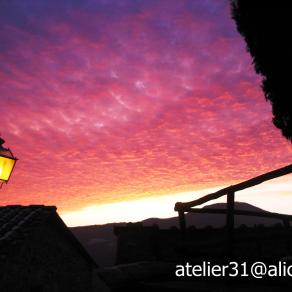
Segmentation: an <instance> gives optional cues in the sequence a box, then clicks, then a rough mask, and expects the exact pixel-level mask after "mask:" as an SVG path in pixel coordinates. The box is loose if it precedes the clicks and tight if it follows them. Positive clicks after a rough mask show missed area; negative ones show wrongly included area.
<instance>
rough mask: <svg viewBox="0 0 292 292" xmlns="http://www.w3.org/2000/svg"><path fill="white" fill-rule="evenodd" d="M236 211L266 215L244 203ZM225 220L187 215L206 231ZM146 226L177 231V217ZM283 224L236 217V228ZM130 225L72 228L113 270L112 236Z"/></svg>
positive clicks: (191, 223) (221, 205)
mask: <svg viewBox="0 0 292 292" xmlns="http://www.w3.org/2000/svg"><path fill="white" fill-rule="evenodd" d="M204 208H217V209H223V208H226V204H225V203H217V204H212V205H208V206H205V207H204ZM235 209H240V210H248V211H264V210H262V209H260V208H258V207H255V206H253V205H250V204H248V203H243V202H235ZM225 220H226V216H225V215H221V214H195V213H188V214H186V222H187V227H190V226H195V227H196V228H205V227H207V226H212V227H214V228H220V227H223V226H224V225H225ZM141 222H142V224H143V226H152V225H154V224H155V225H158V226H159V228H160V229H169V228H178V217H171V218H165V219H162V218H149V219H145V220H143V221H141ZM276 223H281V221H280V220H277V219H269V218H258V217H252V216H242V215H239V216H235V227H239V226H240V225H242V224H244V225H246V226H254V225H260V224H262V225H265V226H269V225H274V224H276ZM126 224H127V222H120V223H108V224H104V225H90V226H80V227H71V228H70V229H71V231H72V232H73V234H74V235H75V236H76V237H77V239H78V240H79V241H80V242H81V243H82V245H83V246H84V247H85V249H86V250H87V251H88V253H89V254H90V255H91V256H92V257H93V259H94V260H95V261H96V262H97V263H98V264H99V265H100V266H111V265H114V263H115V256H116V236H115V234H114V232H113V229H114V226H125V225H126Z"/></svg>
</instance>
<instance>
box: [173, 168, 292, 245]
mask: <svg viewBox="0 0 292 292" xmlns="http://www.w3.org/2000/svg"><path fill="white" fill-rule="evenodd" d="M289 173H292V164H290V165H287V166H285V167H282V168H279V169H276V170H273V171H271V172H268V173H265V174H262V175H260V176H257V177H254V178H252V179H249V180H246V181H244V182H241V183H238V184H236V185H232V186H229V187H227V188H223V189H221V190H219V191H217V192H215V193H211V194H208V195H206V196H203V197H201V198H199V199H196V200H194V201H191V202H186V203H181V202H178V203H176V204H175V207H174V210H175V211H177V212H178V215H179V224H180V228H181V230H182V232H183V233H184V232H185V230H186V220H185V213H189V212H191V213H209V214H226V229H227V241H228V245H230V246H229V249H231V245H232V239H233V230H234V215H246V216H258V217H267V218H276V219H280V220H282V221H283V223H284V225H285V226H286V227H289V221H291V220H292V215H286V214H278V213H271V212H264V211H263V212H253V211H246V210H235V209H234V197H235V192H238V191H241V190H243V189H246V188H250V187H253V186H255V185H258V184H261V183H263V182H265V181H267V180H271V179H274V178H277V177H280V176H283V175H287V174H289ZM225 195H226V196H227V206H226V209H198V208H193V207H195V206H198V205H201V204H203V203H206V202H209V201H211V200H215V199H218V198H220V197H222V196H225Z"/></svg>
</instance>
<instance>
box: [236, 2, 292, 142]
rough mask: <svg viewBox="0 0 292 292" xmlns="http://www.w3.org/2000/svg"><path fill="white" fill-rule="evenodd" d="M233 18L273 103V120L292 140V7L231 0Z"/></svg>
mask: <svg viewBox="0 0 292 292" xmlns="http://www.w3.org/2000/svg"><path fill="white" fill-rule="evenodd" d="M231 9H232V18H233V19H234V20H235V22H236V25H237V30H238V31H239V33H240V34H241V35H242V36H243V38H244V39H245V42H246V44H247V50H248V51H249V52H250V54H251V56H252V58H253V64H254V66H255V70H256V72H257V73H258V74H261V75H262V76H263V81H262V89H263V91H264V95H265V98H266V99H267V100H269V101H270V102H271V104H272V110H273V123H274V125H275V126H276V127H277V128H279V129H280V130H281V132H282V135H283V136H284V137H286V138H287V139H288V140H290V141H291V142H292V106H291V104H292V98H291V80H290V79H291V78H290V75H291V52H292V47H291V36H292V33H291V10H290V6H289V1H283V0H271V1H270V0H268V1H262V0H231Z"/></svg>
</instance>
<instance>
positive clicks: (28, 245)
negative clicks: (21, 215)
mask: <svg viewBox="0 0 292 292" xmlns="http://www.w3.org/2000/svg"><path fill="white" fill-rule="evenodd" d="M26 238H28V239H26V240H24V241H22V242H21V243H20V244H18V245H15V246H13V245H11V246H10V247H9V250H8V251H7V252H8V254H7V256H6V257H5V258H2V260H1V261H0V291H1V292H6V291H7V292H8V291H9V292H14V291H15V292H20V291H22V292H47V291H48V292H57V291H58V292H59V291H60V292H66V291H68V292H69V291H70V292H71V291H72V292H74V291H78V292H80V291H82V292H86V291H91V290H90V289H91V283H92V279H91V277H92V266H91V265H90V264H89V262H88V261H86V259H85V258H84V257H83V256H82V255H81V254H80V253H79V252H78V250H77V249H76V247H74V246H73V245H72V243H71V241H70V240H69V239H68V238H67V236H66V234H64V232H62V230H61V229H60V226H58V224H56V221H55V220H54V218H51V219H50V220H49V221H48V222H47V223H42V224H40V226H39V228H38V229H37V230H34V231H33V232H30V234H29V235H28V236H26Z"/></svg>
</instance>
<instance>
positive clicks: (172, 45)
mask: <svg viewBox="0 0 292 292" xmlns="http://www.w3.org/2000/svg"><path fill="white" fill-rule="evenodd" d="M0 27H1V29H0V81H1V83H0V98H1V107H0V123H1V124H0V125H1V127H0V131H1V133H2V135H3V137H4V138H5V139H6V141H7V143H6V146H10V147H11V148H12V149H13V151H14V153H15V155H16V156H18V157H19V158H20V160H19V162H18V164H17V166H16V169H15V172H14V174H13V176H12V178H11V182H10V183H9V184H8V185H7V186H5V188H4V189H2V190H1V199H0V200H1V204H31V203H34V204H36V203H38V204H54V205H57V206H58V208H59V210H61V211H64V210H76V209H78V208H81V207H85V206H88V205H92V204H102V203H110V202H117V201H123V200H129V199H137V198H143V197H146V196H157V195H162V194H164V195H165V194H168V193H175V192H183V191H192V190H196V189H202V188H205V187H206V188H207V187H214V186H218V185H220V186H221V185H225V184H229V183H233V182H235V181H238V180H243V179H247V178H250V177H252V176H254V175H257V174H261V173H263V172H265V171H269V170H272V169H274V168H277V167H281V166H284V165H285V164H288V163H289V160H291V148H290V145H289V144H288V142H286V141H285V139H284V138H282V137H281V136H280V133H279V131H277V130H276V129H275V128H274V127H273V125H272V122H271V109H270V105H269V104H268V103H266V102H265V100H264V97H263V94H262V92H261V89H260V78H259V77H258V76H257V75H256V74H255V73H254V70H253V67H252V65H251V59H250V57H249V55H248V53H247V52H246V50H245V44H244V42H243V40H242V39H241V37H240V36H239V34H238V33H237V31H236V28H235V25H234V23H233V21H232V19H231V17H230V9H229V5H228V1H217V0H213V1H198V0H197V1H193V0H184V1H177V0H160V1H154V0H153V1H152V0H147V1H142V0H135V1H132V0H119V1H114V0H112V1H110V0H96V1H90V0H82V1H54V0H42V1H33V0H28V1H20V0H19V1H13V0H10V1H1V3H0Z"/></svg>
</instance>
